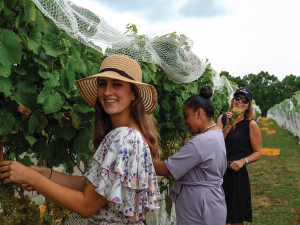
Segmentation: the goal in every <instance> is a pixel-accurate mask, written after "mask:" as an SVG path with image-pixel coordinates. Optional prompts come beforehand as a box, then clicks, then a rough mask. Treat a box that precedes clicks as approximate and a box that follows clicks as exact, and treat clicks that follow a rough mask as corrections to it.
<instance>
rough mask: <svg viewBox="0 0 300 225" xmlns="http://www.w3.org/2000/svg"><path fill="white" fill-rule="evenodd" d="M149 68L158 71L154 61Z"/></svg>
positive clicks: (154, 71)
mask: <svg viewBox="0 0 300 225" xmlns="http://www.w3.org/2000/svg"><path fill="white" fill-rule="evenodd" d="M149 68H150V70H151V71H152V72H153V73H156V72H157V68H158V67H157V66H156V65H155V64H154V63H149Z"/></svg>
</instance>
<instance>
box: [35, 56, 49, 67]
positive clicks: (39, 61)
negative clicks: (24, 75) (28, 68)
mask: <svg viewBox="0 0 300 225" xmlns="http://www.w3.org/2000/svg"><path fill="white" fill-rule="evenodd" d="M32 58H33V60H34V61H35V62H37V63H38V64H40V65H41V66H43V67H44V68H45V69H46V70H47V69H48V65H47V64H46V63H44V62H43V60H41V59H40V58H38V57H36V56H33V57H32Z"/></svg>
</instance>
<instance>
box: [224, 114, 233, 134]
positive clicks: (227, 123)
mask: <svg viewBox="0 0 300 225" xmlns="http://www.w3.org/2000/svg"><path fill="white" fill-rule="evenodd" d="M232 112H233V110H230V111H228V112H227V113H226V115H227V119H226V120H227V121H226V126H225V127H226V128H228V129H229V130H230V129H231V128H232V126H233V125H231V124H229V119H231V117H232V115H233V113H232ZM225 127H224V128H225Z"/></svg>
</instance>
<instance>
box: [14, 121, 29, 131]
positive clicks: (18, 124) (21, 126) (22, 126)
mask: <svg viewBox="0 0 300 225" xmlns="http://www.w3.org/2000/svg"><path fill="white" fill-rule="evenodd" d="M14 130H20V131H23V132H24V133H26V134H27V133H28V120H24V118H22V117H16V118H15V127H14Z"/></svg>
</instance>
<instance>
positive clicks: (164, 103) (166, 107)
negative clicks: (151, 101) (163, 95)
mask: <svg viewBox="0 0 300 225" xmlns="http://www.w3.org/2000/svg"><path fill="white" fill-rule="evenodd" d="M161 107H162V108H163V109H164V110H166V111H170V110H171V109H172V107H173V103H172V102H171V101H170V100H169V99H163V100H162V102H161Z"/></svg>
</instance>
